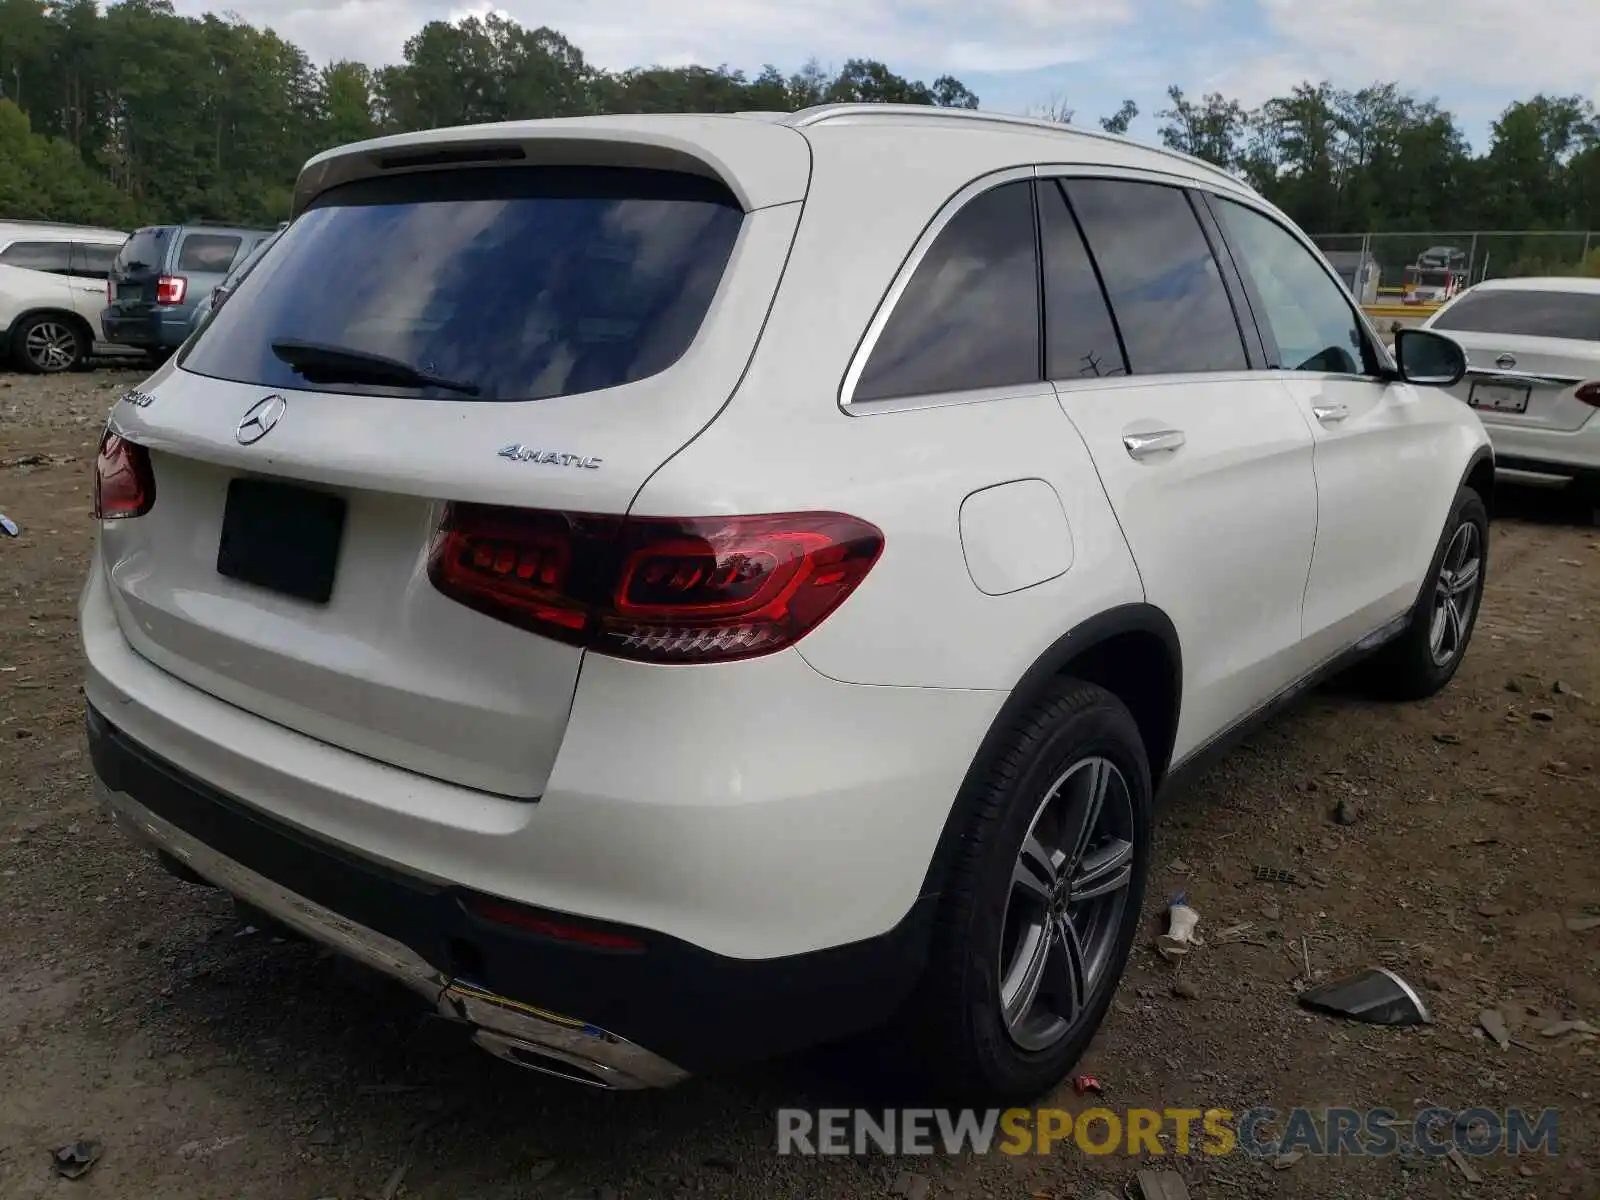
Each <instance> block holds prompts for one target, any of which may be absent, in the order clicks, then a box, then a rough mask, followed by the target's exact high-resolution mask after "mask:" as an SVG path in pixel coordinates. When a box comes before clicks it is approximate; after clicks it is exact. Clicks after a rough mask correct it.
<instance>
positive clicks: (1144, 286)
mask: <svg viewBox="0 0 1600 1200" xmlns="http://www.w3.org/2000/svg"><path fill="white" fill-rule="evenodd" d="M1066 189H1067V196H1068V197H1069V198H1070V199H1071V201H1072V206H1073V208H1074V209H1075V210H1076V211H1077V214H1078V220H1079V222H1080V223H1081V224H1082V225H1083V232H1084V236H1085V237H1087V238H1088V240H1089V249H1090V250H1092V251H1093V252H1094V256H1095V260H1096V261H1097V262H1098V263H1099V266H1100V274H1101V276H1102V277H1103V278H1104V279H1105V285H1106V292H1107V293H1108V294H1109V295H1110V297H1111V311H1112V312H1113V313H1115V314H1116V318H1117V325H1118V327H1119V328H1120V329H1121V330H1122V341H1123V345H1124V346H1126V347H1127V351H1128V366H1129V368H1130V369H1131V370H1132V371H1133V373H1134V374H1135V375H1166V374H1173V373H1177V372H1184V371H1236V370H1243V369H1244V368H1245V366H1246V360H1245V353H1244V342H1243V340H1242V339H1241V338H1240V336H1239V326H1238V323H1237V321H1236V320H1235V319H1234V315H1233V306H1232V305H1231V304H1230V303H1229V301H1228V293H1227V291H1226V289H1225V288H1224V287H1223V285H1222V275H1221V273H1220V272H1219V271H1218V270H1217V263H1216V260H1215V259H1214V258H1212V257H1211V247H1210V246H1209V244H1208V243H1207V242H1206V238H1205V234H1204V233H1203V232H1202V231H1201V229H1200V222H1199V220H1198V218H1196V216H1195V215H1194V210H1193V209H1192V208H1190V207H1189V199H1188V197H1187V196H1185V195H1184V194H1183V192H1182V191H1180V190H1179V189H1177V188H1172V187H1162V186H1160V185H1158V184H1150V183H1130V182H1128V181H1126V180H1121V179H1074V180H1071V181H1069V182H1068V183H1067V184H1066Z"/></svg>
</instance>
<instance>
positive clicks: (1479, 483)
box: [1458, 444, 1494, 521]
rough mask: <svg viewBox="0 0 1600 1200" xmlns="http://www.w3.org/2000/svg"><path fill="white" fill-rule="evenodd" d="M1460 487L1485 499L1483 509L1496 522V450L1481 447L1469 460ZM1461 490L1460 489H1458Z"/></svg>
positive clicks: (1486, 446) (1485, 446)
mask: <svg viewBox="0 0 1600 1200" xmlns="http://www.w3.org/2000/svg"><path fill="white" fill-rule="evenodd" d="M1460 487H1465V488H1471V489H1472V490H1473V491H1475V492H1477V493H1478V495H1479V496H1480V497H1481V498H1482V499H1483V507H1484V509H1485V510H1486V511H1487V512H1488V514H1489V520H1491V521H1493V520H1494V449H1493V448H1492V447H1491V446H1489V445H1487V444H1486V445H1482V446H1479V447H1478V448H1477V449H1476V450H1474V451H1473V452H1472V457H1471V458H1470V459H1468V460H1467V469H1466V470H1465V471H1463V472H1462V473H1461V484H1460ZM1458 490H1459V489H1458Z"/></svg>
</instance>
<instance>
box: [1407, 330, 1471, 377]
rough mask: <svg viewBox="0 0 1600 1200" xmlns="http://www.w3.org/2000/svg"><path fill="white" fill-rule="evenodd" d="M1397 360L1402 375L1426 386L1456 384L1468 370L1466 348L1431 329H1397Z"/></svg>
mask: <svg viewBox="0 0 1600 1200" xmlns="http://www.w3.org/2000/svg"><path fill="white" fill-rule="evenodd" d="M1394 361H1395V365H1396V366H1398V367H1399V368H1400V378H1401V379H1404V380H1405V381H1406V382H1407V383H1415V384H1418V385H1421V386H1424V387H1454V386H1455V385H1456V384H1458V383H1460V382H1461V381H1462V379H1464V378H1465V377H1466V374H1467V352H1466V351H1465V350H1463V349H1462V348H1461V345H1460V343H1458V342H1456V341H1455V340H1454V339H1453V338H1447V337H1445V336H1444V334H1442V333H1435V332H1434V331H1433V330H1431V329H1402V330H1400V331H1399V332H1398V333H1396V334H1395V335H1394Z"/></svg>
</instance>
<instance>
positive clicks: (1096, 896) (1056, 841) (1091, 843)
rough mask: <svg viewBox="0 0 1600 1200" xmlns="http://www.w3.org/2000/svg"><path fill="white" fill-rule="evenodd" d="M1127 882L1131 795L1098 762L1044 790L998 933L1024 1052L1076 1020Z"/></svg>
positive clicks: (1076, 768) (1096, 981) (1110, 947)
mask: <svg viewBox="0 0 1600 1200" xmlns="http://www.w3.org/2000/svg"><path fill="white" fill-rule="evenodd" d="M1132 880H1133V797H1132V793H1131V792H1130V791H1129V788H1128V782H1127V780H1126V779H1125V778H1123V775H1122V772H1121V771H1119V770H1118V769H1117V767H1116V766H1115V765H1114V764H1113V763H1111V762H1110V761H1109V760H1107V759H1104V758H1084V759H1080V760H1078V761H1077V762H1075V763H1073V764H1072V765H1071V766H1070V767H1069V768H1068V769H1067V770H1066V771H1064V772H1063V773H1062V774H1061V775H1060V777H1058V778H1057V779H1056V781H1055V782H1054V783H1053V784H1051V786H1050V788H1049V789H1048V790H1047V791H1046V793H1045V797H1044V799H1043V801H1041V802H1040V804H1039V807H1038V808H1037V809H1036V810H1035V812H1034V815H1033V820H1032V821H1031V822H1030V824H1029V826H1028V832H1027V835H1026V836H1025V837H1024V838H1023V840H1022V848H1021V850H1020V851H1019V853H1018V855H1017V861H1016V865H1015V866H1014V867H1013V868H1012V873H1011V886H1010V891H1009V893H1008V896H1007V901H1006V915H1005V922H1004V925H1003V928H1002V932H1001V938H1000V973H999V980H1000V1011H1001V1015H1002V1019H1003V1020H1004V1022H1005V1027H1006V1032H1007V1033H1008V1034H1009V1035H1010V1037H1011V1040H1012V1041H1013V1042H1015V1043H1016V1045H1017V1046H1018V1047H1019V1048H1021V1049H1023V1050H1028V1051H1041V1050H1047V1049H1049V1048H1050V1047H1051V1046H1054V1045H1056V1044H1057V1043H1058V1042H1060V1041H1061V1040H1062V1039H1063V1038H1065V1037H1066V1036H1067V1035H1068V1034H1069V1033H1071V1032H1072V1030H1073V1029H1074V1027H1075V1026H1076V1025H1077V1024H1078V1022H1079V1021H1080V1020H1081V1018H1082V1017H1083V1014H1084V1012H1085V1011H1086V1010H1087V1009H1088V1007H1089V1004H1090V1000H1091V998H1092V997H1093V996H1094V994H1095V991H1096V989H1097V988H1098V987H1099V986H1100V984H1101V983H1102V981H1103V977H1104V975H1105V974H1106V970H1107V964H1108V963H1109V962H1110V961H1111V960H1112V959H1113V958H1114V956H1115V952H1116V946H1117V938H1118V934H1119V930H1120V928H1121V925H1122V919H1123V914H1124V912H1125V911H1126V908H1127V904H1128V896H1129V891H1130V884H1131V883H1132Z"/></svg>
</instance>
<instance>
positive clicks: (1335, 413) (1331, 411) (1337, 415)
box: [1311, 404, 1350, 425]
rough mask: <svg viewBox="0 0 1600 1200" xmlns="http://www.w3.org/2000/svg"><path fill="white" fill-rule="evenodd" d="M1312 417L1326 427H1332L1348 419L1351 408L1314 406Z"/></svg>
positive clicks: (1327, 405) (1333, 405)
mask: <svg viewBox="0 0 1600 1200" xmlns="http://www.w3.org/2000/svg"><path fill="white" fill-rule="evenodd" d="M1311 415H1312V416H1314V417H1315V418H1316V419H1317V420H1319V421H1321V422H1322V423H1323V424H1324V425H1332V424H1334V423H1335V422H1337V421H1342V420H1344V419H1345V418H1346V417H1348V416H1349V415H1350V408H1349V406H1348V405H1345V404H1314V405H1312V407H1311Z"/></svg>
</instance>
